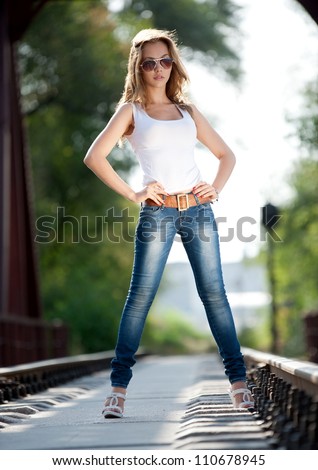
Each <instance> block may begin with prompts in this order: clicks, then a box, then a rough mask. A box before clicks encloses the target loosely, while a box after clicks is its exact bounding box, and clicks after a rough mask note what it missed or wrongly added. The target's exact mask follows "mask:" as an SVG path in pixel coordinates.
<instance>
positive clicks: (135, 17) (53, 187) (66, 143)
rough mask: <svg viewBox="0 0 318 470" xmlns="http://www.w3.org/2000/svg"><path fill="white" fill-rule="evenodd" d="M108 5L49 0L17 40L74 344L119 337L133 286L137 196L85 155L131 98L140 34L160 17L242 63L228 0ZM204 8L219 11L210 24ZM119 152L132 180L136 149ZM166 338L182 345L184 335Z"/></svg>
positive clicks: (51, 270)
mask: <svg viewBox="0 0 318 470" xmlns="http://www.w3.org/2000/svg"><path fill="white" fill-rule="evenodd" d="M127 3H128V2H126V4H127ZM107 4H108V2H106V1H102V0H87V1H77V0H71V1H50V2H48V3H46V4H45V6H44V7H43V8H42V9H41V11H40V12H39V14H38V15H37V16H36V18H35V20H34V21H33V22H32V24H31V25H30V27H29V29H28V31H27V33H26V35H25V36H24V38H23V40H22V41H21V42H20V43H19V44H17V58H18V65H19V70H20V77H21V81H20V83H21V103H22V109H23V113H24V115H25V124H26V130H27V143H28V146H29V149H30V155H31V159H32V169H33V180H34V205H35V211H36V218H37V221H36V227H35V237H37V238H36V240H37V242H38V243H37V244H36V246H37V250H38V254H39V260H40V281H41V297H42V302H43V308H44V314H45V317H46V318H47V319H57V320H63V321H64V322H65V323H66V324H67V325H68V326H69V328H70V331H71V341H72V344H71V346H72V349H71V352H74V353H80V352H93V351H99V350H105V349H112V348H113V347H114V345H115V341H116V337H117V326H118V322H119V318H120V314H121V310H122V307H123V305H124V301H125V297H126V294H127V289H128V285H129V278H130V273H131V265H132V261H133V243H132V235H133V232H134V226H135V223H136V220H137V212H138V207H137V206H135V205H132V204H130V203H128V202H127V201H124V200H123V199H122V198H121V197H119V196H118V195H117V194H116V193H114V192H112V191H111V190H109V189H108V188H107V187H105V185H104V184H102V182H101V181H99V180H98V178H97V177H96V176H95V175H94V174H93V173H92V172H91V171H89V170H88V169H87V168H86V166H85V165H84V164H83V157H84V155H85V154H86V151H87V149H88V146H89V145H90V144H91V142H92V141H93V140H94V138H95V137H96V136H97V135H98V133H99V132H100V131H101V130H102V128H103V127H104V126H105V124H106V123H107V121H108V120H109V118H110V117H111V115H112V114H113V111H114V108H115V106H116V104H117V102H118V100H119V99H120V96H121V93H122V90H123V85H124V78H125V75H126V65H127V58H128V52H129V49H130V40H131V37H132V36H133V35H134V34H135V33H136V32H137V31H138V30H139V29H141V28H145V27H151V26H153V25H157V26H158V25H159V23H160V24H162V25H163V26H164V27H165V28H170V27H172V29H175V28H176V29H177V30H179V33H180V38H181V39H182V41H183V43H184V45H185V46H187V47H192V48H193V50H194V51H197V52H198V51H200V52H201V54H207V55H208V56H209V57H210V58H212V59H213V60H217V61H218V62H219V64H220V67H219V69H221V68H222V67H225V68H226V70H227V72H229V73H230V70H232V69H234V68H236V64H237V58H236V57H234V53H232V52H231V50H230V49H228V46H226V45H225V42H226V31H229V28H232V30H233V25H234V20H233V21H232V20H231V15H232V14H234V10H232V9H231V7H230V5H231V3H230V2H229V1H226V2H220V4H218V2H217V4H215V2H211V1H209V2H200V3H197V2H196V1H195V0H192V1H182V2H164V5H163V2H152V5H151V8H152V9H153V15H152V16H151V18H150V17H147V15H143V14H142V12H141V11H137V10H138V5H137V2H132V3H131V5H130V6H131V8H130V9H129V8H126V9H125V10H124V11H123V12H119V13H114V12H110V11H109V10H108V8H107ZM176 4H178V6H179V7H180V8H178V12H177V11H176ZM147 5H148V4H147ZM149 5H150V3H149ZM149 5H148V6H147V8H150V6H149ZM159 5H160V8H158V6H159ZM216 5H217V6H216ZM136 8H137V10H136ZM203 9H204V10H203ZM177 13H178V14H177ZM163 14H164V15H166V16H165V17H164V16H163ZM205 14H206V15H212V16H213V18H211V21H210V22H207V24H206V26H205V27H204V28H203V26H204V22H205V18H204V15H205ZM214 17H215V19H214ZM170 18H173V19H174V23H173V25H172V23H171V20H170ZM179 18H180V20H179ZM164 23H166V24H164ZM211 24H213V28H211ZM222 24H223V25H224V27H223V29H222ZM190 25H191V27H190ZM198 32H199V33H198ZM212 36H213V38H214V39H213V38H212ZM223 41H224V43H223ZM110 160H111V162H112V164H113V165H114V168H115V169H116V170H117V171H118V172H119V173H120V174H121V176H122V177H123V178H124V179H127V178H128V176H129V173H130V171H131V169H132V168H133V166H134V165H135V164H136V161H135V159H134V158H133V157H132V155H131V153H130V152H129V151H128V150H127V149H126V148H124V149H118V148H116V149H114V151H113V152H112V154H111V156H110ZM112 208H113V211H111V212H109V210H110V209H112ZM105 217H106V218H105ZM129 217H133V221H129ZM86 232H87V233H88V234H87V233H86ZM114 234H115V235H114ZM176 325H177V323H173V325H170V326H171V327H173V329H174V330H177V329H178V328H177V326H176ZM178 325H179V326H180V325H181V324H180V323H178ZM180 329H181V326H180ZM192 333H193V332H192ZM186 336H187V337H188V338H189V341H190V340H191V338H194V337H193V336H191V334H190V332H188V333H187V335H186ZM176 338H177V348H180V347H181V343H180V341H179V339H178V338H179V337H178V335H176ZM160 341H161V340H158V342H159V343H160ZM162 341H163V343H164V342H166V343H165V344H170V345H171V347H172V344H173V341H174V337H173V336H171V335H170V336H168V338H167V339H166V340H163V339H162ZM163 343H161V344H163ZM169 347H170V346H169Z"/></svg>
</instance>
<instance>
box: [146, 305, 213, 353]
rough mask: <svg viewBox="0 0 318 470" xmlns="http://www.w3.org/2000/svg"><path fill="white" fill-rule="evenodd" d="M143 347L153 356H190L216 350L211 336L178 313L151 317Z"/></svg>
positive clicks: (148, 320) (147, 324) (148, 321)
mask: <svg viewBox="0 0 318 470" xmlns="http://www.w3.org/2000/svg"><path fill="white" fill-rule="evenodd" d="M142 346H143V347H144V348H145V349H146V350H149V351H150V352H151V353H153V354H156V353H158V354H168V355H169V354H188V353H200V352H206V351H208V350H210V349H215V344H214V342H213V339H212V338H211V335H210V334H204V333H202V332H200V331H198V330H196V328H195V327H194V326H193V325H192V324H191V323H189V322H188V321H186V320H185V319H184V317H183V316H182V315H181V314H179V313H177V312H170V311H168V312H165V313H162V314H160V315H159V314H158V313H157V314H155V315H149V318H148V319H147V323H146V326H145V330H144V333H143V337H142Z"/></svg>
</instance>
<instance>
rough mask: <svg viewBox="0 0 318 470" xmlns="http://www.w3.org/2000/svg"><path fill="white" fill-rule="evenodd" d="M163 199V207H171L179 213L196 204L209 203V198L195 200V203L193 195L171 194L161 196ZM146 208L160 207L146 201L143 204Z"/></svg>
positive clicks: (150, 201)
mask: <svg viewBox="0 0 318 470" xmlns="http://www.w3.org/2000/svg"><path fill="white" fill-rule="evenodd" d="M160 196H161V197H162V199H164V204H163V205H164V207H172V208H175V209H178V210H179V211H185V210H186V209H188V208H189V207H192V206H197V205H198V204H205V203H207V202H211V199H210V198H207V197H200V198H197V199H198V201H199V202H197V200H196V198H195V197H194V194H193V193H180V194H173V195H171V196H166V197H164V196H162V194H160ZM144 204H145V205H147V206H161V204H158V203H157V202H155V201H153V200H152V199H146V200H145V202H144Z"/></svg>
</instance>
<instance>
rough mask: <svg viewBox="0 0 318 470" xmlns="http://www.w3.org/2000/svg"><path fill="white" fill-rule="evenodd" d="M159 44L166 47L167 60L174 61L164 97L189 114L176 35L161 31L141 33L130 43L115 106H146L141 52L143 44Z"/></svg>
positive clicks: (186, 82)
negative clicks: (124, 77)
mask: <svg viewBox="0 0 318 470" xmlns="http://www.w3.org/2000/svg"><path fill="white" fill-rule="evenodd" d="M158 41H162V42H164V43H165V44H166V45H167V47H168V51H169V56H170V57H171V58H172V59H173V64H172V70H171V74H170V77H169V80H168V82H167V86H166V93H167V97H168V98H169V100H171V101H172V102H173V103H176V104H178V105H181V106H182V107H184V108H186V109H188V110H189V112H191V108H190V106H189V104H188V101H187V98H186V93H185V87H186V85H187V84H188V83H189V81H190V80H189V76H188V74H187V71H186V69H185V67H184V65H183V64H182V62H181V59H180V54H179V49H178V45H177V40H176V33H175V31H165V30H160V29H143V30H141V31H139V33H138V34H136V36H135V37H134V38H133V39H132V42H131V49H130V53H129V60H128V72H127V75H126V79H125V87H124V91H123V94H122V97H121V99H120V101H119V103H118V106H119V105H121V104H123V103H140V105H141V106H143V107H145V106H146V105H147V93H146V86H145V82H144V79H143V74H142V71H141V67H140V65H141V62H142V51H143V47H144V45H145V44H147V43H155V42H158Z"/></svg>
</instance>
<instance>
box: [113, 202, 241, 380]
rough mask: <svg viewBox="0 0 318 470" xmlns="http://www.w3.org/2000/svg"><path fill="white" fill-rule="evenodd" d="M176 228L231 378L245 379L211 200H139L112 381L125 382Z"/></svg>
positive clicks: (128, 377) (133, 362)
mask: <svg viewBox="0 0 318 470" xmlns="http://www.w3.org/2000/svg"><path fill="white" fill-rule="evenodd" d="M176 234H179V235H180V236H181V240H182V243H183V245H184V248H185V250H186V253H187V256H188V258H189V261H190V264H191V267H192V270H193V273H194V277H195V282H196V287H197V290H198V294H199V296H200V298H201V300H202V302H203V305H204V308H205V311H206V315H207V319H208V322H209V326H210V329H211V332H212V334H213V336H214V338H215V341H216V343H217V346H218V349H219V353H220V356H221V357H222V359H223V364H224V367H225V374H226V375H227V376H228V378H229V381H230V383H234V382H237V381H241V380H242V381H245V380H246V369H245V364H244V359H243V356H242V354H241V350H240V344H239V341H238V339H237V335H236V329H235V325H234V321H233V316H232V312H231V308H230V305H229V302H228V299H227V296H226V292H225V288H224V283H223V275H222V268H221V260H220V249H219V236H218V232H217V226H216V222H215V219H214V214H213V211H212V207H211V204H209V203H207V204H198V205H197V206H193V207H189V208H188V209H187V210H184V211H178V209H174V208H168V207H157V206H147V205H145V206H143V207H142V208H141V210H140V217H139V221H138V224H137V227H136V233H135V252H134V264H133V270H132V277H131V283H130V288H129V292H128V296H127V299H126V303H125V306H124V309H123V313H122V318H121V322H120V326H119V331H118V340H117V345H116V349H115V358H114V359H113V360H112V372H111V384H112V386H113V387H123V388H127V386H128V384H129V381H130V379H131V377H132V370H131V368H132V366H133V365H134V364H135V362H136V361H135V358H134V354H135V353H136V351H137V349H138V347H139V343H140V339H141V335H142V332H143V328H144V324H145V320H146V317H147V314H148V312H149V309H150V307H151V304H152V302H153V300H154V297H155V295H156V293H157V290H158V287H159V283H160V280H161V277H162V273H163V270H164V267H165V264H166V261H167V258H168V255H169V252H170V249H171V246H172V243H173V240H174V237H175V235H176Z"/></svg>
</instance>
